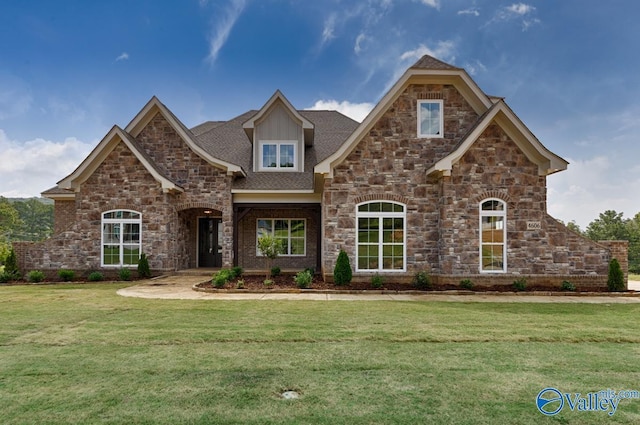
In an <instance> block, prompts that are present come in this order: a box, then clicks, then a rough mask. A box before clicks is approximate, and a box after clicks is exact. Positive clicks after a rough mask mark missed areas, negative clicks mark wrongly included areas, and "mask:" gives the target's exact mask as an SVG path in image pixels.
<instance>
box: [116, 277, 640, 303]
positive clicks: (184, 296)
mask: <svg viewBox="0 0 640 425" xmlns="http://www.w3.org/2000/svg"><path fill="white" fill-rule="evenodd" d="M209 280H210V278H208V277H204V276H164V277H160V278H156V279H152V280H147V281H143V282H141V283H139V284H138V285H135V286H131V287H129V288H123V289H120V290H118V294H119V295H121V296H123V297H138V298H153V299H164V300H219V301H229V300H308V301H455V302H522V303H587V304H629V303H640V293H637V294H633V295H629V294H628V293H626V294H625V295H614V294H611V295H609V294H607V295H594V296H585V295H565V293H562V294H559V295H528V294H525V293H518V294H512V293H508V294H499V295H494V294H482V293H476V294H473V295H458V294H447V293H435V292H431V293H425V294H403V293H384V294H382V293H371V294H360V293H358V294H353V293H352V294H342V293H324V292H322V293H320V292H300V293H279V292H268V293H237V292H216V293H212V292H200V291H194V290H193V285H195V284H198V283H202V282H207V281H209ZM629 289H633V290H640V282H629Z"/></svg>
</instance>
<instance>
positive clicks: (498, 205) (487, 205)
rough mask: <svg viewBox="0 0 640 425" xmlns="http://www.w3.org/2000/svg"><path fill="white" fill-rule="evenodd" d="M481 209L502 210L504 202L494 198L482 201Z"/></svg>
mask: <svg viewBox="0 0 640 425" xmlns="http://www.w3.org/2000/svg"><path fill="white" fill-rule="evenodd" d="M482 211H504V203H503V202H500V201H496V200H492V201H485V202H483V203H482Z"/></svg>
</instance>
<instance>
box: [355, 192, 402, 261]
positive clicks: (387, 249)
mask: <svg viewBox="0 0 640 425" xmlns="http://www.w3.org/2000/svg"><path fill="white" fill-rule="evenodd" d="M356 219H357V223H358V224H357V229H356V231H357V235H358V236H357V238H358V242H357V253H358V254H357V257H358V258H357V262H356V271H383V272H390V271H398V272H401V271H405V270H406V223H407V213H406V208H405V205H403V204H399V203H397V202H387V201H374V202H366V203H362V204H358V205H357V209H356Z"/></svg>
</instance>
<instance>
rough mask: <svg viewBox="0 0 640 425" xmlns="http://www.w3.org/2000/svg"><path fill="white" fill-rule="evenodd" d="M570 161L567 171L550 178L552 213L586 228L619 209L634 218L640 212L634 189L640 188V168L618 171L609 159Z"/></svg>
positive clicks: (601, 157)
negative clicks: (609, 212) (605, 212)
mask: <svg viewBox="0 0 640 425" xmlns="http://www.w3.org/2000/svg"><path fill="white" fill-rule="evenodd" d="M567 160H568V161H569V167H568V168H567V170H566V171H562V172H560V173H557V174H553V175H551V176H549V177H548V178H547V188H548V193H547V198H548V210H549V214H551V215H552V216H553V217H555V218H558V219H560V220H562V221H564V222H565V223H568V222H570V221H572V220H575V221H576V223H577V224H578V225H579V226H580V227H581V228H582V229H585V228H586V227H587V225H588V224H589V223H590V222H592V221H593V220H595V219H596V218H598V215H599V214H600V213H601V212H604V211H606V210H615V211H617V212H623V213H624V214H625V217H632V216H633V215H635V214H636V213H637V212H640V199H638V198H637V197H635V196H633V193H632V192H631V190H632V189H631V188H634V187H640V169H636V170H633V169H627V170H626V171H625V172H624V173H619V172H618V171H617V166H616V164H615V163H614V162H615V161H612V160H611V159H609V158H607V157H605V156H597V157H594V158H590V159H586V160H573V159H567Z"/></svg>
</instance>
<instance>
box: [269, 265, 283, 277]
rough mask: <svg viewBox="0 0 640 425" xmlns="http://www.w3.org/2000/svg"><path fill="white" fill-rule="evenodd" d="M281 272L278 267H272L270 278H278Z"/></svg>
mask: <svg viewBox="0 0 640 425" xmlns="http://www.w3.org/2000/svg"><path fill="white" fill-rule="evenodd" d="M281 272H282V270H280V267H279V266H273V267H271V277H276V276H280V273H281Z"/></svg>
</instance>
